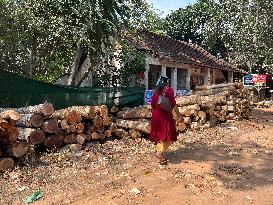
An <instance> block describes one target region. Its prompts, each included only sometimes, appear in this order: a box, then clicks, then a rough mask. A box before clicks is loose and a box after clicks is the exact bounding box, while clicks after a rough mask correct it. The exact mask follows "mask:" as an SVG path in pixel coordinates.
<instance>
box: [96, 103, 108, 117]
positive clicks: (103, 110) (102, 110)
mask: <svg viewBox="0 0 273 205" xmlns="http://www.w3.org/2000/svg"><path fill="white" fill-rule="evenodd" d="M95 110H96V113H97V115H100V116H101V117H103V118H104V117H108V107H107V106H106V105H101V106H95Z"/></svg>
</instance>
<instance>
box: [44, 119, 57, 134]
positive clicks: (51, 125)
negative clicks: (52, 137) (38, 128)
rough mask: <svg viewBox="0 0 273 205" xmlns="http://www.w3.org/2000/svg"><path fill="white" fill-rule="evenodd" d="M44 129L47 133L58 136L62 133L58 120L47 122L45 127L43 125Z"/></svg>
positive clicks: (48, 120)
mask: <svg viewBox="0 0 273 205" xmlns="http://www.w3.org/2000/svg"><path fill="white" fill-rule="evenodd" d="M42 129H43V130H44V131H45V132H46V133H50V134H57V133H58V132H59V131H60V129H59V127H58V120H57V118H52V119H47V120H45V121H44V123H43V125H42Z"/></svg>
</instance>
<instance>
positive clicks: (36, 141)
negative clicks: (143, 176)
mask: <svg viewBox="0 0 273 205" xmlns="http://www.w3.org/2000/svg"><path fill="white" fill-rule="evenodd" d="M198 92H199V94H196V93H198ZM211 93H213V95H210V94H211ZM176 102H177V105H178V107H179V112H180V114H181V116H182V117H181V116H179V117H178V116H176V115H175V114H174V120H175V124H176V127H177V131H178V133H179V132H185V131H186V130H188V129H192V130H194V129H203V128H208V127H211V126H213V125H215V124H216V123H222V122H225V121H227V120H236V119H240V118H248V117H249V116H250V112H251V105H250V91H249V90H248V89H247V88H244V87H243V86H242V84H239V83H233V84H221V85H211V86H201V87H197V91H196V92H195V94H194V95H191V96H184V97H178V98H176ZM151 117H152V107H151V106H149V105H148V106H147V105H145V106H140V107H135V108H127V107H126V108H123V109H121V110H120V111H119V108H118V107H117V106H116V105H114V106H113V107H112V108H111V109H109V110H108V107H107V106H105V105H101V106H72V107H68V108H65V109H61V110H56V111H55V109H54V106H53V105H52V104H51V103H47V102H46V103H43V104H39V105H36V106H29V107H22V108H14V109H13V108H5V109H3V108H0V171H2V172H3V171H6V170H9V169H11V168H12V167H13V166H14V164H15V163H16V161H17V160H18V159H20V158H22V157H24V156H25V155H27V154H28V152H30V151H32V150H33V147H34V149H35V147H36V148H39V149H41V148H44V149H53V148H58V147H61V146H63V145H67V147H69V149H70V150H72V151H78V150H80V149H82V147H83V145H84V143H85V142H88V141H90V140H102V139H105V138H109V137H112V136H115V137H125V136H126V137H131V138H132V139H137V138H140V137H142V136H145V135H146V136H148V135H149V133H150V129H151V127H150V124H151V123H150V122H151Z"/></svg>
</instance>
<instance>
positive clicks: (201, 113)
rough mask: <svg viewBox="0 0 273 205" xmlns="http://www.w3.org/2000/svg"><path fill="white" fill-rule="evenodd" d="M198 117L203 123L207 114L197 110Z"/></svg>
mask: <svg viewBox="0 0 273 205" xmlns="http://www.w3.org/2000/svg"><path fill="white" fill-rule="evenodd" d="M198 117H199V118H200V119H199V121H200V123H202V124H205V123H206V121H207V114H206V113H205V112H204V111H199V112H198Z"/></svg>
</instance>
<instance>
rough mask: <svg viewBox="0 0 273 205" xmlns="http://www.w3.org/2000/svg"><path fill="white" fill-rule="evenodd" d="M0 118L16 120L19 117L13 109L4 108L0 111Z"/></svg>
mask: <svg viewBox="0 0 273 205" xmlns="http://www.w3.org/2000/svg"><path fill="white" fill-rule="evenodd" d="M0 118H2V119H4V120H14V121H17V120H19V119H20V115H19V113H18V112H16V111H15V110H13V109H12V110H5V111H3V112H0Z"/></svg>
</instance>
